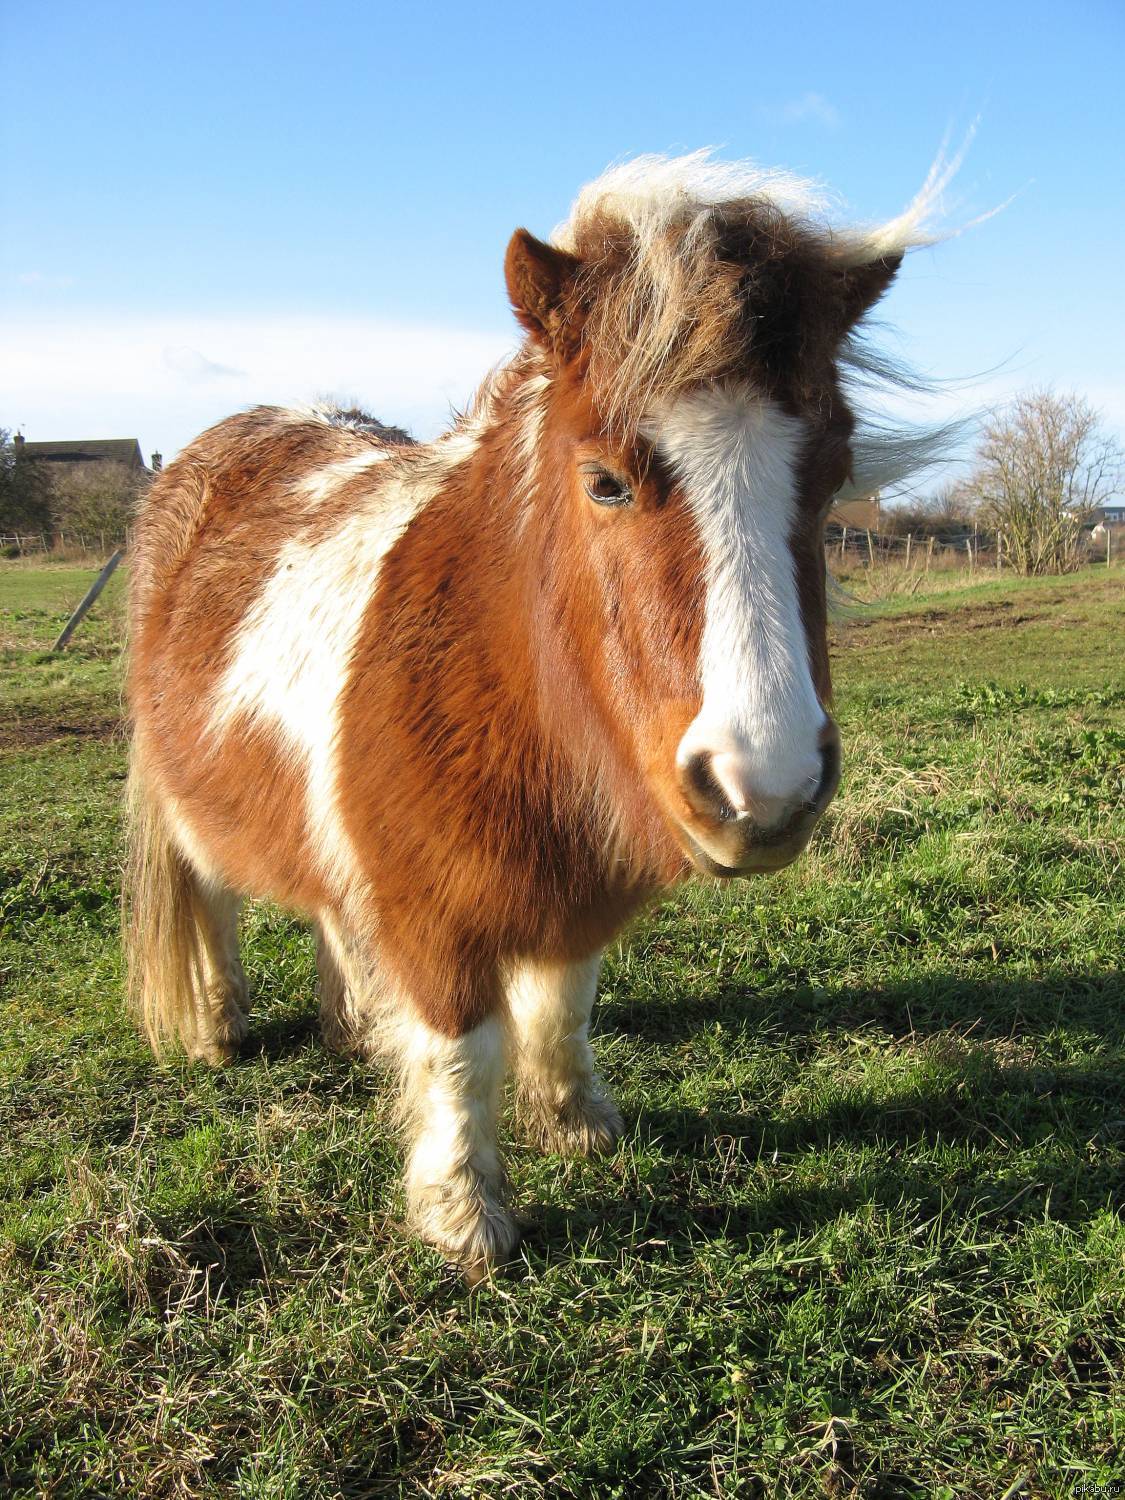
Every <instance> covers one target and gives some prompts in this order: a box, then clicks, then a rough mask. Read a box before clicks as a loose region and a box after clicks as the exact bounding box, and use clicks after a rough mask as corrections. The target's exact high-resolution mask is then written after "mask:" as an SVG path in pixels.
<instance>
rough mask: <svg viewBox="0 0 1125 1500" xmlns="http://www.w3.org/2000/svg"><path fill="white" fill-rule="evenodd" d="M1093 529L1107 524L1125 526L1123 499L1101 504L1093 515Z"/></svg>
mask: <svg viewBox="0 0 1125 1500" xmlns="http://www.w3.org/2000/svg"><path fill="white" fill-rule="evenodd" d="M1093 521H1094V529H1095V531H1097V530H1104V529H1105V527H1107V526H1125V500H1115V501H1114V502H1113V504H1112V505H1102V506H1100V507H1099V509H1098V510H1097V511H1096V512H1095V514H1094V516H1093Z"/></svg>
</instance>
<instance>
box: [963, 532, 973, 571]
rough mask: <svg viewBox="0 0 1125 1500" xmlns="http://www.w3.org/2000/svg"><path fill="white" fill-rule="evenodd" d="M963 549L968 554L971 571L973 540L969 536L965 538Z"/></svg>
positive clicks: (970, 569) (971, 569)
mask: <svg viewBox="0 0 1125 1500" xmlns="http://www.w3.org/2000/svg"><path fill="white" fill-rule="evenodd" d="M965 551H966V552H967V553H968V554H969V572H970V573H971V572H972V571H973V542H972V538H971V537H966V538H965Z"/></svg>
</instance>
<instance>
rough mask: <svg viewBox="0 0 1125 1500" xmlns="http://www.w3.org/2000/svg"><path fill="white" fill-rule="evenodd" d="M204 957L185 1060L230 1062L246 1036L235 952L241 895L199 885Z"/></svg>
mask: <svg viewBox="0 0 1125 1500" xmlns="http://www.w3.org/2000/svg"><path fill="white" fill-rule="evenodd" d="M194 909H195V919H196V924H197V927H198V931H199V939H200V942H199V950H200V955H201V959H202V970H203V972H202V976H201V977H202V980H203V984H202V988H200V987H199V986H198V985H197V986H196V993H195V1007H196V1027H195V1038H194V1040H193V1041H192V1042H191V1043H190V1045H189V1047H188V1056H189V1057H198V1058H202V1059H203V1060H204V1061H206V1062H209V1063H213V1064H222V1063H228V1062H230V1061H231V1059H232V1058H233V1057H234V1055H235V1053H236V1052H237V1051H238V1049H239V1047H240V1046H241V1044H242V1042H243V1041H244V1039H245V1037H246V1032H247V1029H248V1026H249V1023H248V1021H247V1018H246V975H245V973H244V972H243V968H242V959H241V956H240V954H239V951H238V914H239V912H240V910H241V909H242V897H241V896H238V895H236V894H235V893H234V892H233V891H231V890H229V889H228V888H227V887H226V886H219V885H215V884H214V883H213V882H211V881H208V880H206V879H201V880H200V881H199V885H198V888H197V890H196V892H195V900H194Z"/></svg>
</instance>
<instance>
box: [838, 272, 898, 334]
mask: <svg viewBox="0 0 1125 1500" xmlns="http://www.w3.org/2000/svg"><path fill="white" fill-rule="evenodd" d="M901 265H902V251H901V250H896V251H894V252H893V253H892V254H890V255H880V256H879V257H878V258H877V259H875V260H869V261H863V262H861V263H860V264H859V265H855V266H841V267H840V268H838V269H837V270H836V272H835V273H834V279H835V282H836V304H837V309H838V313H837V316H838V319H839V324H840V327H839V334H840V337H841V338H842V337H843V335H844V334H845V333H847V332H848V331H849V329H851V328H854V327H855V325H856V324H857V323H858V322H859V320H860V318H862V317H863V316H864V315H865V314H866V313H869V312H870V311H871V309H872V308H873V307H874V306H875V304H876V302H878V300H879V298H880V297H881V296H882V295H883V293H884V292H885V291H886V290H887V288H888V287H889V286H890V284H891V282H892V281H893V280H894V279H895V276H896V275H897V274H898V268H899V266H901Z"/></svg>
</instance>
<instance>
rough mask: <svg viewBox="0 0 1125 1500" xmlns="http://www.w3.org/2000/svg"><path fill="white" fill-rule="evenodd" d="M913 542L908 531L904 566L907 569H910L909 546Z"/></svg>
mask: <svg viewBox="0 0 1125 1500" xmlns="http://www.w3.org/2000/svg"><path fill="white" fill-rule="evenodd" d="M913 540H914V533H913V532H912V531H908V532H907V533H906V566H907V568H908V569H909V567H910V544H911V542H912V541H913Z"/></svg>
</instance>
